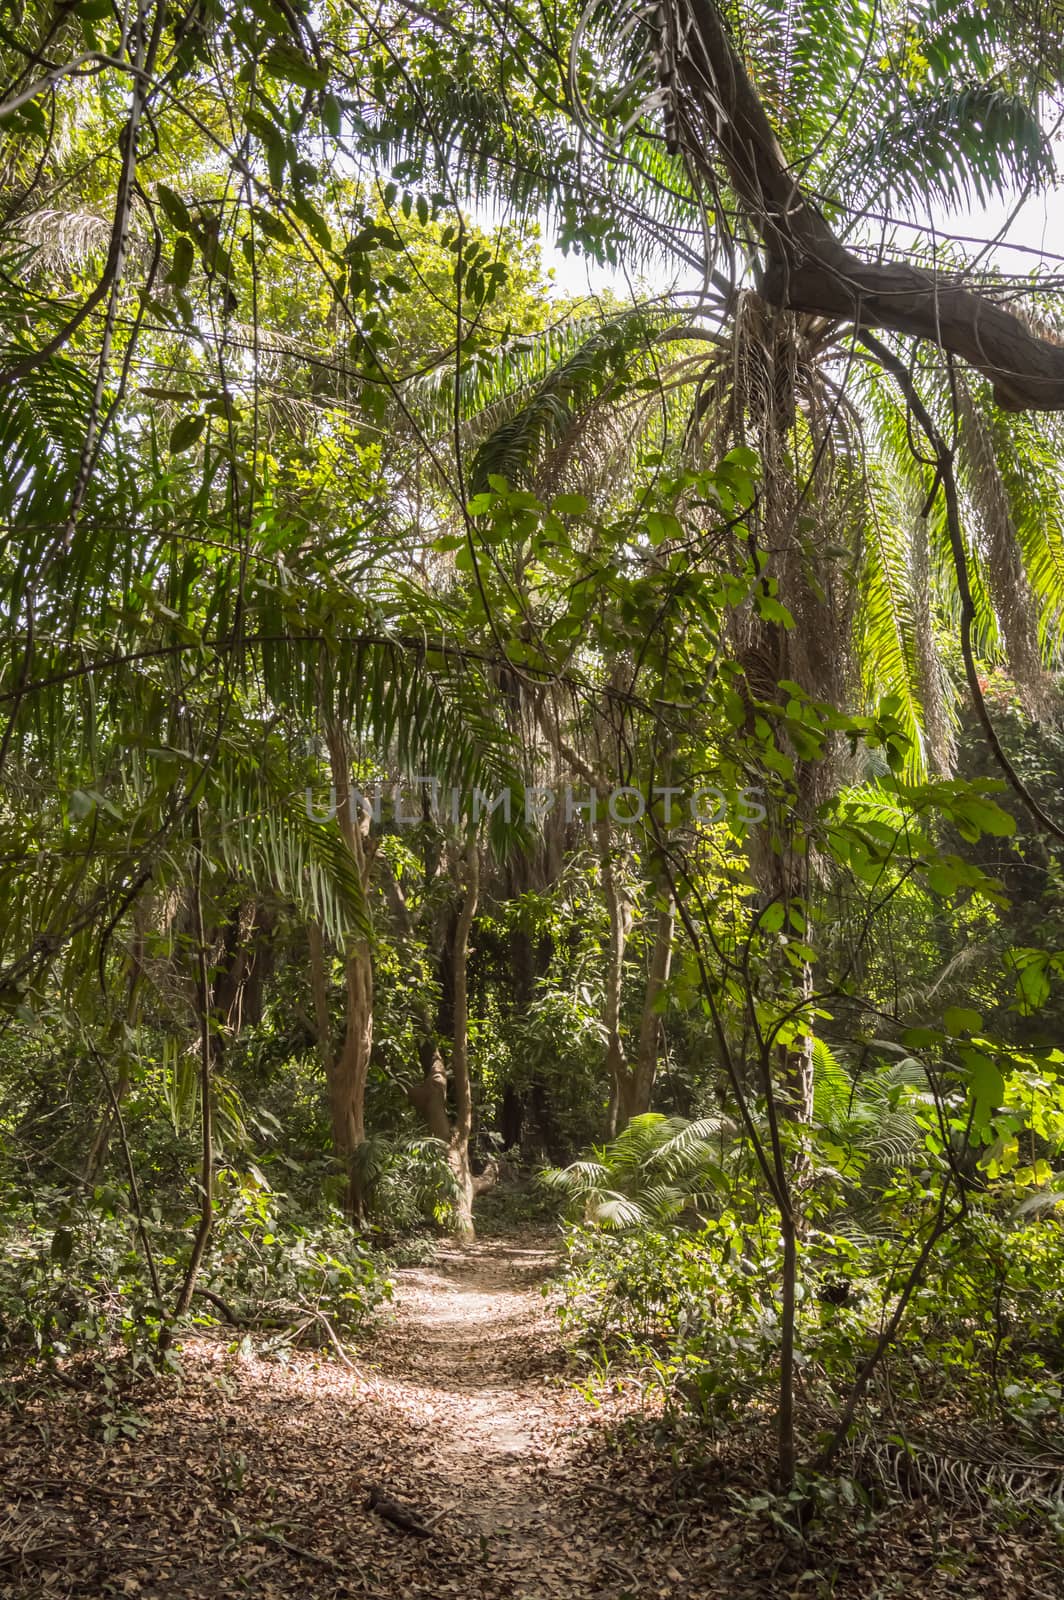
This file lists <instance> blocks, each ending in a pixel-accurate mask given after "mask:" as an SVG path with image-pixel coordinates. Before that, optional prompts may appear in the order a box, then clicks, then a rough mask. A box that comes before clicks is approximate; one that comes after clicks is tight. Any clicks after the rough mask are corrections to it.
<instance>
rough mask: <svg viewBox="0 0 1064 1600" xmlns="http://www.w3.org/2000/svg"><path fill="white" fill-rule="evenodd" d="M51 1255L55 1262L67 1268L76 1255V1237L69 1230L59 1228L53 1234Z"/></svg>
mask: <svg viewBox="0 0 1064 1600" xmlns="http://www.w3.org/2000/svg"><path fill="white" fill-rule="evenodd" d="M49 1253H50V1255H51V1257H52V1260H53V1261H58V1262H59V1263H60V1265H61V1266H64V1267H65V1266H66V1264H67V1262H68V1261H69V1260H70V1257H71V1256H72V1255H73V1253H74V1235H73V1234H72V1233H71V1231H70V1229H69V1228H57V1229H56V1230H55V1232H54V1233H53V1234H52V1244H51V1249H50V1252H49Z"/></svg>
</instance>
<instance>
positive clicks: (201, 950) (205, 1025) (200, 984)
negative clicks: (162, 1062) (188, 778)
mask: <svg viewBox="0 0 1064 1600" xmlns="http://www.w3.org/2000/svg"><path fill="white" fill-rule="evenodd" d="M192 819H193V826H194V828H195V838H196V868H195V875H194V878H193V914H194V916H195V931H196V944H197V952H196V1007H197V1010H198V1012H199V1033H200V1126H201V1140H202V1153H201V1160H200V1220H199V1226H198V1228H197V1229H196V1237H195V1239H194V1240H193V1242H192V1255H191V1256H190V1258H189V1263H188V1270H187V1272H186V1273H185V1281H184V1283H183V1284H182V1285H181V1292H180V1294H179V1295H178V1297H177V1305H176V1307H175V1312H174V1314H175V1316H178V1317H183V1316H184V1315H185V1313H186V1311H187V1310H188V1308H189V1306H190V1305H191V1304H192V1292H193V1290H194V1289H195V1287H196V1279H197V1278H198V1277H199V1270H200V1267H201V1265H202V1264H203V1258H204V1256H205V1255H206V1253H207V1246H208V1244H209V1243H210V1237H211V1230H212V1229H213V1226H214V1118H213V1107H212V1104H211V1098H212V1097H211V1089H212V1085H211V989H210V976H209V973H208V970H207V937H206V934H205V932H204V926H203V834H202V832H201V828H200V813H199V807H198V806H197V807H196V809H195V810H194V811H193V813H192Z"/></svg>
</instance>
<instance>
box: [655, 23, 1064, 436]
mask: <svg viewBox="0 0 1064 1600" xmlns="http://www.w3.org/2000/svg"><path fill="white" fill-rule="evenodd" d="M673 4H674V5H675V6H676V7H677V9H678V11H679V12H680V13H681V14H682V16H681V17H679V18H678V17H676V16H675V14H674V17H673V20H672V24H671V26H672V29H673V31H674V33H675V36H676V38H678V39H679V40H681V41H682V47H681V48H680V49H674V51H673V52H672V59H673V61H674V62H675V66H674V68H673V72H672V84H671V89H672V94H673V100H674V108H673V109H674V119H675V128H676V137H677V140H678V142H679V144H680V145H681V147H682V148H683V149H684V150H685V152H686V154H687V156H688V159H689V160H690V161H691V163H692V164H693V166H694V167H696V168H697V169H698V170H699V171H700V172H701V173H702V174H703V175H704V176H706V177H707V178H708V177H712V176H714V175H715V174H714V162H713V154H712V152H713V150H715V153H716V156H717V157H718V158H719V160H720V162H721V163H722V164H723V166H724V169H725V172H726V173H727V177H728V182H729V183H730V185H731V187H732V189H733V190H734V191H735V193H736V195H737V196H738V198H739V200H740V201H741V203H742V205H743V208H744V210H745V211H746V212H747V213H748V215H749V217H750V219H751V221H752V224H753V227H754V229H755V230H756V232H757V234H758V237H759V238H760V241H761V245H762V247H763V249H764V251H765V255H766V258H767V259H766V267H765V272H764V276H763V280H762V282H761V285H760V288H761V292H762V294H763V295H764V297H765V298H766V299H767V300H769V301H770V302H771V303H772V304H774V305H777V306H780V307H782V308H784V309H785V310H789V311H804V312H810V313H812V314H814V315H817V316H824V317H831V318H833V319H839V318H843V319H845V320H846V321H848V322H853V323H854V324H855V325H856V326H857V327H859V328H888V329H890V330H891V331H892V332H894V333H901V334H907V335H909V336H910V337H911V338H915V339H928V340H930V341H931V342H932V343H933V344H936V345H938V346H939V348H940V349H942V350H945V351H947V352H948V353H949V354H951V355H955V356H959V357H960V358H961V359H962V360H963V361H965V362H967V363H968V364H969V365H970V366H972V367H974V368H975V369H976V370H977V371H978V372H981V373H982V374H983V376H984V377H985V378H987V379H988V380H989V382H990V383H991V385H992V386H993V391H994V398H995V400H996V401H997V403H998V405H999V406H1001V407H1002V409H1003V410H1006V411H1059V410H1064V344H1058V343H1055V342H1054V341H1053V340H1050V339H1044V338H1040V337H1038V335H1036V334H1034V333H1032V332H1031V330H1030V329H1029V328H1028V327H1026V325H1025V324H1024V323H1023V322H1021V320H1020V319H1019V318H1018V317H1016V316H1014V315H1013V314H1012V312H1010V311H1006V310H1004V309H1003V308H1002V307H1001V306H998V305H996V304H995V303H994V302H993V301H992V300H991V299H989V298H988V297H987V296H985V295H982V294H979V293H977V292H975V291H974V290H971V289H967V288H964V287H963V286H962V285H961V284H959V283H955V282H951V281H950V280H949V279H948V278H946V277H942V276H940V275H938V274H936V273H933V272H927V271H925V270H923V269H922V268H920V267H916V266H913V265H911V264H909V263H907V262H872V261H865V260H863V259H862V258H861V257H860V256H858V255H855V254H854V252H853V251H852V250H850V249H848V248H847V247H846V246H845V245H844V244H843V243H842V242H841V240H839V239H838V238H837V237H836V236H835V234H834V232H833V231H832V229H831V227H830V225H829V224H828V222H827V221H826V220H825V218H824V217H823V215H822V214H821V212H820V211H819V210H818V209H817V208H816V206H815V205H814V204H813V202H812V201H811V200H810V199H809V197H808V196H807V195H806V194H805V193H804V192H803V190H802V187H801V184H800V183H799V182H798V180H797V178H796V177H795V176H794V174H793V173H792V171H791V169H790V167H789V166H788V163H787V160H786V157H785V156H784V153H783V151H782V149H781V147H780V144H779V140H778V139H777V138H776V134H775V131H774V129H773V127H772V124H771V122H770V121H769V118H768V114H767V113H766V111H765V108H764V106H763V104H762V102H761V97H760V95H759V94H758V92H757V89H756V88H755V86H754V84H753V81H752V80H751V78H750V75H749V73H748V72H747V70H746V67H745V65H744V64H743V61H742V59H741V57H740V55H739V53H738V51H737V49H736V47H735V44H734V42H733V40H732V38H731V35H730V34H729V32H728V29H727V27H726V25H725V23H724V20H723V18H722V16H721V13H720V9H719V7H718V5H717V3H716V0H673Z"/></svg>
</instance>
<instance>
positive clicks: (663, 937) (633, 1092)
mask: <svg viewBox="0 0 1064 1600" xmlns="http://www.w3.org/2000/svg"><path fill="white" fill-rule="evenodd" d="M675 926H676V908H675V906H674V905H673V903H672V897H671V896H668V897H667V899H666V903H665V904H664V905H662V906H659V908H658V913H657V918H656V925H655V931H654V948H653V950H652V951H651V955H650V970H649V972H648V973H647V986H646V993H645V995H644V996H643V1015H642V1017H641V1019H640V1023H639V1046H638V1052H637V1055H636V1062H635V1067H634V1068H632V1069H630V1070H629V1071H628V1072H626V1073H625V1075H624V1079H623V1080H622V1086H621V1114H622V1116H623V1118H624V1121H625V1122H629V1121H630V1120H631V1118H632V1117H640V1116H642V1115H643V1114H644V1113H645V1112H647V1111H649V1110H650V1108H651V1104H652V1101H653V1097H654V1084H655V1082H656V1081H657V1075H658V1049H659V1046H660V1043H661V1015H660V1012H659V1011H658V1004H659V997H660V996H661V994H662V993H663V992H664V989H665V985H666V984H667V983H668V981H669V972H670V971H671V969H672V946H673V934H674V931H675Z"/></svg>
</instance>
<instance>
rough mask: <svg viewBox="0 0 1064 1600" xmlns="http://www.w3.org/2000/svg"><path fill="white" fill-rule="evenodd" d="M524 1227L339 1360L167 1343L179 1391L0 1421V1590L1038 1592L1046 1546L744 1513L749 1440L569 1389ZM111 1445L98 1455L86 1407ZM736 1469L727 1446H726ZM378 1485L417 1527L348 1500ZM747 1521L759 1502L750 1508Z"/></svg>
mask: <svg viewBox="0 0 1064 1600" xmlns="http://www.w3.org/2000/svg"><path fill="white" fill-rule="evenodd" d="M555 1265H556V1242H555V1239H554V1238H553V1236H552V1235H551V1234H549V1233H547V1232H544V1231H542V1230H540V1231H537V1230H535V1229H526V1230H524V1231H521V1232H517V1233H514V1234H510V1235H509V1236H507V1237H506V1238H504V1239H495V1240H492V1239H489V1240H486V1241H478V1242H477V1243H476V1244H473V1245H469V1246H466V1247H454V1248H448V1249H444V1250H442V1251H441V1252H440V1253H439V1254H438V1255H437V1257H436V1258H435V1259H434V1261H433V1263H432V1264H431V1265H429V1266H423V1267H417V1268H406V1269H402V1270H400V1272H399V1273H398V1280H399V1281H398V1289H397V1295H396V1301H395V1303H394V1306H393V1308H392V1309H391V1310H390V1311H388V1312H387V1313H386V1314H385V1316H384V1317H383V1318H382V1320H381V1321H380V1323H379V1325H378V1326H377V1329H376V1331H375V1332H374V1334H373V1335H372V1336H371V1337H370V1338H369V1339H368V1340H367V1341H366V1343H365V1344H364V1346H363V1348H362V1350H361V1352H360V1354H359V1356H358V1364H357V1370H351V1369H348V1368H346V1367H344V1366H343V1365H341V1364H340V1362H338V1361H336V1360H334V1359H326V1358H325V1357H323V1356H322V1355H321V1354H320V1353H316V1352H305V1351H304V1352H299V1351H297V1352H288V1353H287V1354H286V1355H285V1356H284V1357H283V1358H278V1357H277V1356H273V1357H268V1358H267V1357H265V1356H264V1355H262V1354H256V1352H255V1350H254V1349H253V1348H251V1346H250V1345H249V1343H248V1342H247V1341H243V1342H242V1343H241V1342H235V1343H234V1341H233V1340H232V1337H231V1330H222V1329H218V1330H216V1331H213V1332H212V1331H207V1332H205V1333H204V1335H203V1336H202V1337H196V1338H193V1339H188V1340H186V1341H184V1343H183V1347H182V1368H183V1378H182V1381H181V1383H180V1385H179V1386H176V1387H175V1385H174V1384H173V1383H172V1382H170V1381H164V1380H152V1381H149V1382H146V1383H144V1384H142V1385H141V1386H140V1387H139V1388H138V1389H137V1390H136V1391H134V1392H133V1393H132V1394H129V1395H125V1396H124V1397H123V1398H122V1399H121V1401H118V1400H115V1399H113V1398H112V1399H107V1398H104V1397H101V1395H100V1394H99V1393H98V1392H96V1393H93V1392H86V1391H84V1390H81V1391H78V1390H76V1389H73V1388H72V1389H69V1390H64V1391H62V1392H61V1393H60V1394H58V1395H57V1394H56V1392H55V1390H54V1389H52V1390H48V1391H40V1392H38V1393H36V1394H25V1395H24V1396H23V1398H22V1399H21V1401H20V1403H19V1404H18V1405H17V1406H15V1407H13V1408H9V1409H7V1410H6V1411H5V1412H4V1413H3V1414H0V1430H2V1431H0V1595H2V1596H19V1597H22V1596H26V1597H29V1596H33V1597H34V1600H51V1597H56V1600H59V1597H64V1600H74V1597H87V1596H100V1597H104V1596H135V1597H138V1600H179V1597H180V1600H220V1597H223V1596H225V1597H228V1596H234V1597H236V1596H253V1597H260V1600H282V1597H284V1600H291V1597H303V1596H307V1597H311V1596H313V1597H314V1600H334V1597H335V1600H339V1597H347V1596H354V1597H381V1600H384V1597H389V1600H391V1597H394V1600H436V1597H439V1600H446V1597H449V1596H454V1595H460V1596H463V1597H465V1600H651V1597H657V1596H666V1595H667V1596H670V1597H674V1600H717V1597H720V1600H724V1597H727V1600H767V1597H772V1600H782V1597H790V1596H794V1597H806V1596H808V1597H810V1600H817V1597H820V1596H829V1595H830V1596H838V1597H846V1600H849V1597H856V1596H862V1597H866V1600H879V1597H883V1600H886V1597H887V1596H894V1595H899V1596H900V1595H903V1594H906V1595H910V1596H917V1597H927V1600H940V1597H947V1596H948V1597H953V1596H957V1597H959V1596H962V1595H963V1596H966V1597H968V1596H972V1595H985V1596H987V1597H988V1600H1013V1597H1016V1600H1020V1597H1021V1596H1022V1597H1023V1600H1059V1597H1060V1596H1061V1595H1062V1594H1064V1564H1061V1563H1060V1561H1059V1551H1058V1550H1057V1549H1056V1548H1055V1547H1054V1545H1053V1542H1052V1541H1051V1539H1050V1538H1049V1536H1048V1534H1047V1533H1045V1532H1044V1531H1043V1532H1039V1533H1032V1532H1031V1531H1026V1532H1025V1531H1024V1530H1023V1529H1022V1528H1021V1529H1017V1530H1014V1531H1011V1532H1009V1531H1002V1529H1001V1528H1000V1527H997V1526H995V1524H994V1523H993V1521H990V1520H988V1519H987V1517H986V1516H985V1515H984V1516H974V1515H972V1514H971V1513H970V1512H969V1513H958V1512H954V1511H950V1510H949V1509H948V1508H945V1507H942V1506H932V1505H929V1504H928V1503H926V1502H920V1501H912V1502H904V1501H903V1502H899V1503H897V1504H895V1505H893V1506H892V1507H891V1508H890V1509H889V1510H888V1511H887V1512H886V1513H885V1515H884V1516H882V1517H880V1518H879V1519H877V1521H876V1523H875V1526H874V1527H871V1528H869V1527H863V1526H862V1525H861V1522H862V1519H861V1517H859V1516H858V1514H857V1513H856V1512H851V1513H849V1514H848V1520H847V1516H846V1515H843V1517H842V1518H841V1520H838V1521H837V1522H836V1525H835V1526H834V1528H833V1530H832V1531H830V1532H829V1531H827V1530H824V1531H822V1532H821V1533H819V1534H814V1535H813V1536H812V1537H811V1538H810V1539H807V1540H806V1541H805V1542H801V1541H798V1540H796V1539H795V1538H793V1537H792V1536H790V1535H788V1534H787V1533H786V1532H785V1531H784V1530H780V1529H778V1528H776V1527H775V1526H774V1525H773V1524H772V1522H771V1520H769V1519H766V1517H765V1516H764V1515H759V1514H756V1512H755V1511H754V1510H752V1509H751V1508H750V1507H749V1506H744V1504H743V1503H742V1502H743V1499H744V1497H746V1498H749V1497H750V1496H753V1495H755V1494H756V1493H757V1492H758V1490H759V1487H760V1488H763V1482H764V1474H763V1471H762V1469H761V1467H760V1466H759V1464H758V1460H757V1456H756V1454H755V1453H754V1451H753V1448H752V1446H751V1445H750V1444H749V1443H747V1444H746V1445H745V1446H744V1447H743V1448H742V1449H737V1448H733V1449H732V1450H731V1453H730V1455H729V1454H727V1453H723V1454H720V1455H717V1456H713V1455H711V1456H710V1457H709V1458H708V1459H707V1458H705V1457H703V1459H702V1460H701V1462H700V1463H699V1465H698V1466H697V1467H695V1466H692V1465H691V1464H690V1460H689V1459H688V1462H687V1464H685V1461H684V1458H683V1457H682V1456H680V1455H678V1454H677V1453H676V1452H675V1450H674V1449H672V1448H670V1447H669V1445H668V1443H667V1441H666V1440H665V1438H664V1436H663V1435H662V1434H661V1433H660V1430H659V1434H658V1436H657V1437H655V1431H654V1427H653V1422H652V1420H651V1419H648V1418H646V1416H645V1415H643V1414H642V1413H641V1411H640V1401H639V1398H638V1393H637V1391H635V1390H629V1391H627V1392H621V1393H616V1394H613V1395H611V1396H603V1397H601V1403H599V1404H597V1405H591V1404H589V1403H588V1400H587V1399H586V1398H585V1397H584V1396H583V1395H582V1394H581V1393H580V1392H579V1391H578V1390H577V1389H575V1388H574V1387H573V1384H572V1379H573V1376H574V1373H573V1369H572V1368H571V1366H570V1365H569V1361H568V1357H567V1354H566V1350H565V1347H564V1344H563V1341H562V1339H561V1336H560V1333H559V1329H558V1323H557V1318H556V1316H555V1315H554V1314H553V1312H552V1310H551V1307H550V1305H549V1303H548V1301H547V1300H545V1299H544V1296H543V1294H542V1292H541V1291H542V1285H543V1284H544V1282H545V1281H546V1280H547V1279H548V1277H549V1275H550V1273H551V1272H552V1270H553V1269H554V1267H555ZM108 1410H109V1411H110V1412H111V1413H112V1418H113V1417H114V1416H115V1415H119V1416H123V1417H125V1419H126V1420H127V1421H128V1422H129V1424H130V1426H131V1428H132V1429H133V1430H134V1432H135V1434H136V1436H135V1437H133V1438H126V1439H123V1440H122V1441H121V1442H114V1443H111V1444H109V1445H105V1444H103V1443H101V1431H102V1430H101V1423H102V1422H103V1420H104V1413H105V1412H106V1411H108ZM744 1457H745V1459H744ZM371 1486H375V1487H377V1488H378V1489H380V1490H381V1491H382V1492H383V1493H384V1494H385V1495H387V1496H388V1497H389V1498H390V1499H393V1500H394V1501H397V1502H399V1503H400V1504H402V1505H404V1506H406V1507H409V1508H410V1509H411V1510H413V1511H414V1512H415V1513H416V1515H417V1516H418V1517H419V1518H420V1519H421V1521H422V1522H423V1523H427V1524H429V1525H430V1532H431V1536H430V1537H427V1538H421V1537H417V1536H414V1535H412V1534H411V1533H407V1532H401V1531H397V1530H396V1529H394V1528H393V1527H391V1525H390V1524H389V1523H387V1522H386V1521H384V1520H382V1519H381V1518H380V1517H379V1516H378V1515H376V1514H375V1513H374V1512H373V1511H371V1510H369V1509H367V1507H366V1498H367V1491H368V1490H369V1489H370V1487H371ZM762 1509H763V1508H762Z"/></svg>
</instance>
